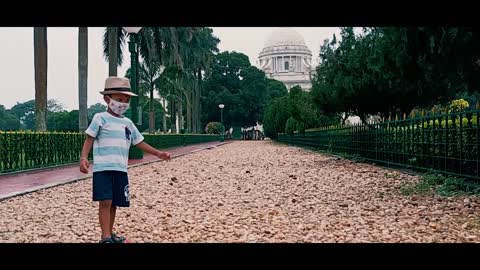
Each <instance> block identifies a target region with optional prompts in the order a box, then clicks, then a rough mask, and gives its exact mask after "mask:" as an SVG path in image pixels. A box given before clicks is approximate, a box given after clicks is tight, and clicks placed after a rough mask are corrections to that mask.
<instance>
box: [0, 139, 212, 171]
mask: <svg viewBox="0 0 480 270" xmlns="http://www.w3.org/2000/svg"><path fill="white" fill-rule="evenodd" d="M144 137H145V142H146V143H148V144H150V145H152V146H153V147H156V148H158V149H165V148H170V147H177V146H184V145H189V144H195V143H203V142H211V141H219V140H220V137H221V135H200V134H199V135H196V134H195V135H193V134H179V135H144ZM84 141H85V135H84V134H83V133H78V132H72V133H70V132H6V131H0V174H1V173H8V172H16V171H23V170H29V169H38V168H46V167H52V166H59V165H66V164H72V163H76V162H78V160H79V157H80V153H81V151H82V147H83V142H84ZM90 155H92V151H90Z"/></svg>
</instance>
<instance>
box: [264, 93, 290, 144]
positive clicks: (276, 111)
mask: <svg viewBox="0 0 480 270" xmlns="http://www.w3.org/2000/svg"><path fill="white" fill-rule="evenodd" d="M287 107H288V98H287V97H286V96H284V97H280V98H276V99H274V100H273V101H272V102H271V103H270V105H269V106H268V108H267V110H266V112H265V115H264V117H263V130H264V131H265V136H266V137H269V138H271V139H276V138H277V134H278V133H283V132H285V124H286V122H287V119H288V118H289V117H290V112H289V111H288V110H287V109H286V108H287Z"/></svg>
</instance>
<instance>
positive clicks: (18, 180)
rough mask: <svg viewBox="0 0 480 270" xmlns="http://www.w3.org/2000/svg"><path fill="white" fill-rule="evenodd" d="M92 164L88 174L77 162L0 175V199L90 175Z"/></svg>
mask: <svg viewBox="0 0 480 270" xmlns="http://www.w3.org/2000/svg"><path fill="white" fill-rule="evenodd" d="M225 143H228V142H218V141H216V142H208V143H199V144H192V145H187V146H183V147H173V148H168V149H164V150H162V151H167V152H170V154H171V156H172V158H175V157H179V156H183V155H186V154H190V153H194V152H197V151H201V150H204V149H208V148H212V147H216V146H219V145H222V144H225ZM159 160H160V159H159V158H157V157H156V156H153V155H150V154H147V153H145V155H144V157H143V159H131V160H129V161H128V165H129V166H128V167H129V168H131V167H136V166H140V165H144V164H148V163H152V162H157V161H159ZM92 168H93V166H92V164H90V170H89V173H88V174H84V173H82V172H80V169H79V166H78V164H75V165H68V166H64V167H60V168H55V169H45V170H37V171H31V172H27V173H22V172H19V173H16V174H11V175H4V176H0V200H3V199H6V198H10V197H14V196H18V195H22V194H25V193H29V192H33V191H37V190H40V189H44V188H48V187H53V186H58V185H62V184H66V183H70V182H74V181H78V180H82V179H87V178H90V177H92Z"/></svg>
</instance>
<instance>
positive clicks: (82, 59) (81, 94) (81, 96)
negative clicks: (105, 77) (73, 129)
mask: <svg viewBox="0 0 480 270" xmlns="http://www.w3.org/2000/svg"><path fill="white" fill-rule="evenodd" d="M87 77H88V27H79V28H78V106H79V110H78V111H79V112H78V128H79V130H80V131H84V130H86V129H87V125H88V120H87V115H88V114H87Z"/></svg>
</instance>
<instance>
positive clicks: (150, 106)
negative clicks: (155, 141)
mask: <svg viewBox="0 0 480 270" xmlns="http://www.w3.org/2000/svg"><path fill="white" fill-rule="evenodd" d="M150 87H151V88H150V103H149V104H148V132H149V133H150V134H153V133H155V111H154V110H153V101H154V99H153V91H154V90H155V89H154V88H153V86H150Z"/></svg>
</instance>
